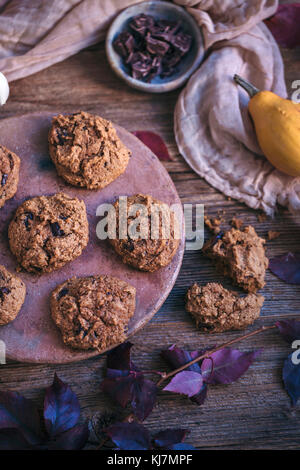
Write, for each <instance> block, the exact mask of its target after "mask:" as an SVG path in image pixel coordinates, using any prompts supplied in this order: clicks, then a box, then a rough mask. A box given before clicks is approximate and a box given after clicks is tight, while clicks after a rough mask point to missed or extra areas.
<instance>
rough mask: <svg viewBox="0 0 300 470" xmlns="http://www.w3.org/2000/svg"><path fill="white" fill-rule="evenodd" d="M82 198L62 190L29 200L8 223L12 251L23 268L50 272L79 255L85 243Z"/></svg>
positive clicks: (85, 233)
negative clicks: (68, 194) (52, 194)
mask: <svg viewBox="0 0 300 470" xmlns="http://www.w3.org/2000/svg"><path fill="white" fill-rule="evenodd" d="M88 232H89V227H88V221H87V215H86V208H85V204H84V202H83V201H80V200H79V199H77V198H72V197H70V196H67V195H66V194H64V193H58V194H55V195H54V196H40V197H34V198H32V199H28V200H27V201H25V202H23V204H21V206H19V207H18V209H17V211H16V214H15V216H14V218H13V220H12V221H11V223H10V225H9V230H8V236H9V245H10V249H11V251H12V253H13V254H14V255H15V256H16V258H17V260H18V262H19V263H20V265H21V266H22V267H23V268H24V269H26V271H29V272H33V273H37V272H51V271H53V270H55V269H59V268H61V267H62V266H64V264H66V263H68V262H69V261H73V260H74V259H75V258H77V257H78V256H80V255H81V252H82V250H83V249H84V248H85V247H86V245H87V243H88V238H89V236H88Z"/></svg>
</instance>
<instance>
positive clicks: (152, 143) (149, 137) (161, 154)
mask: <svg viewBox="0 0 300 470" xmlns="http://www.w3.org/2000/svg"><path fill="white" fill-rule="evenodd" d="M132 134H133V135H135V136H136V137H137V138H138V139H140V140H141V141H142V142H143V144H145V145H146V146H147V147H148V148H149V149H150V150H152V152H153V153H154V154H155V155H156V156H157V158H159V160H164V161H170V160H172V159H171V157H170V155H169V152H168V149H167V146H166V144H165V143H164V141H163V140H162V138H161V137H160V136H159V135H158V134H155V133H154V132H150V131H135V132H132Z"/></svg>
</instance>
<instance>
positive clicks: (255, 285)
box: [203, 225, 269, 292]
mask: <svg viewBox="0 0 300 470" xmlns="http://www.w3.org/2000/svg"><path fill="white" fill-rule="evenodd" d="M264 245H265V240H264V239H263V238H260V237H259V236H258V235H257V233H256V231H255V230H254V228H253V227H252V226H251V225H249V226H248V227H246V228H245V229H244V230H238V229H236V228H232V229H231V230H229V231H228V232H225V233H224V234H223V233H220V234H218V235H217V236H216V237H213V238H212V239H210V240H209V241H208V242H207V243H206V244H205V245H204V247H203V252H204V254H206V255H207V256H208V257H209V258H211V259H212V260H213V261H215V263H216V266H217V268H218V269H219V271H221V272H222V273H223V274H224V275H225V276H229V277H231V278H232V279H233V280H234V282H235V283H236V284H237V285H239V286H241V287H242V288H243V289H245V290H246V291H248V292H256V291H257V290H258V289H262V288H263V287H264V285H265V273H266V269H267V267H268V264H269V261H268V258H267V257H266V255H265V246H264Z"/></svg>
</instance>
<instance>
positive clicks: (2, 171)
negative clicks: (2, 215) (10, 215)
mask: <svg viewBox="0 0 300 470" xmlns="http://www.w3.org/2000/svg"><path fill="white" fill-rule="evenodd" d="M19 170H20V158H19V157H18V156H17V155H16V154H15V153H13V152H11V151H10V150H8V149H7V148H6V147H4V146H3V145H0V208H1V207H3V206H4V204H5V202H6V201H7V200H8V199H11V198H12V197H13V196H14V195H15V194H16V192H17V188H18V183H19Z"/></svg>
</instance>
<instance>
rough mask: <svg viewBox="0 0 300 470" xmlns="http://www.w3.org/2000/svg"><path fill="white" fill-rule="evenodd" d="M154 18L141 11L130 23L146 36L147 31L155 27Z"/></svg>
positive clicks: (137, 31) (130, 25)
mask: <svg viewBox="0 0 300 470" xmlns="http://www.w3.org/2000/svg"><path fill="white" fill-rule="evenodd" d="M153 25H154V18H153V16H150V15H145V14H143V13H141V14H140V15H137V16H135V17H134V18H133V19H132V20H131V21H130V23H129V27H130V28H131V29H132V30H133V31H135V32H136V33H138V34H139V35H140V36H142V37H144V36H146V33H147V31H148V30H149V29H150V30H151V28H152V27H153Z"/></svg>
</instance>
